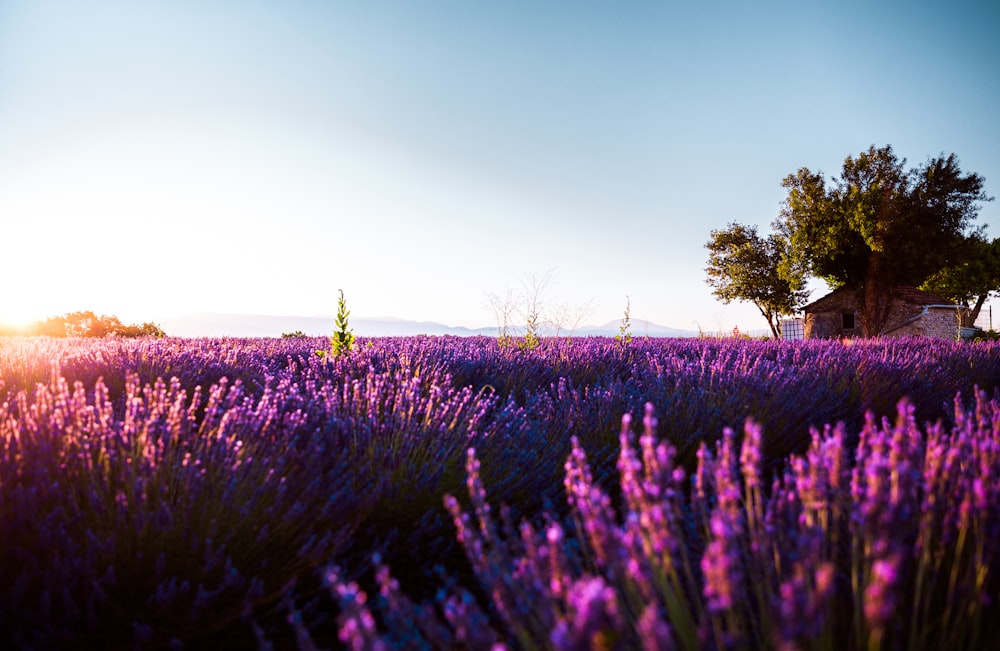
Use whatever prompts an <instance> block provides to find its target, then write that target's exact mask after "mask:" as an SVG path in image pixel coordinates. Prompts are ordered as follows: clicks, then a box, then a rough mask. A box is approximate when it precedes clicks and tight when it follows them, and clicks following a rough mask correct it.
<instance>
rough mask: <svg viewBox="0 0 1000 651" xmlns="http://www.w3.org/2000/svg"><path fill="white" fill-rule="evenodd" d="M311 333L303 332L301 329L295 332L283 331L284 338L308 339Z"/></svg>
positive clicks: (282, 336)
mask: <svg viewBox="0 0 1000 651" xmlns="http://www.w3.org/2000/svg"><path fill="white" fill-rule="evenodd" d="M308 336H309V335H307V334H306V333H304V332H302V331H301V330H296V331H295V332H282V333H281V338H282V339H306V338H307V337H308Z"/></svg>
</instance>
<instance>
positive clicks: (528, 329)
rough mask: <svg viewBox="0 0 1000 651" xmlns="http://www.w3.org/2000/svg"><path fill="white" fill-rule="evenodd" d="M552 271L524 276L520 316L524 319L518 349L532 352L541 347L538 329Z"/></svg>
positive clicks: (550, 282)
mask: <svg viewBox="0 0 1000 651" xmlns="http://www.w3.org/2000/svg"><path fill="white" fill-rule="evenodd" d="M552 273H553V272H552V270H551V269H550V270H549V271H547V272H545V274H544V275H542V276H538V275H536V274H525V276H524V278H523V280H522V286H523V287H524V292H523V293H522V294H521V297H522V300H523V301H524V303H523V309H522V312H521V316H522V317H523V318H524V339H522V340H521V342H520V344H519V347H520V348H522V349H523V350H534V349H535V348H538V346H540V345H541V343H542V340H541V338H540V336H539V329H540V328H541V325H542V311H543V310H544V309H545V303H544V300H545V294H546V292H547V291H548V288H549V286H550V285H551V284H552Z"/></svg>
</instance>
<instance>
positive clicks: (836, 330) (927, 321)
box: [805, 295, 958, 339]
mask: <svg viewBox="0 0 1000 651" xmlns="http://www.w3.org/2000/svg"><path fill="white" fill-rule="evenodd" d="M831 298H834V299H835V300H831V301H828V302H826V303H824V305H823V310H822V311H816V312H809V313H807V314H806V316H805V336H806V338H807V339H809V338H813V339H832V338H837V337H860V336H861V335H862V330H861V314H860V312H859V311H858V308H857V305H856V304H855V301H854V300H853V296H850V295H845V296H837V297H831ZM922 311H923V307H922V306H920V305H914V304H912V303H905V302H902V301H897V302H896V303H894V304H893V305H892V307H891V309H890V310H889V318H888V319H887V321H886V323H887V324H888V325H889V327H892V325H893V324H897V323H905V322H906V321H908V320H910V319H912V318H913V317H916V316H917V315H919V314H920V313H921V312H922ZM845 312H853V313H854V315H855V327H854V328H853V329H845V328H844V327H843V316H842V315H843V314H844V313H845ZM957 335H958V318H957V316H956V314H955V310H954V309H953V308H930V309H929V310H928V311H927V314H925V315H924V316H922V317H920V318H919V319H917V320H916V321H913V322H912V323H907V324H906V325H904V326H902V327H899V328H896V329H894V330H891V331H889V332H887V333H885V334H884V335H883V336H885V337H914V336H919V337H938V338H941V339H955V338H956V336H957Z"/></svg>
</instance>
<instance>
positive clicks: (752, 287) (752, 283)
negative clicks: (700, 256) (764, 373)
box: [705, 222, 808, 339]
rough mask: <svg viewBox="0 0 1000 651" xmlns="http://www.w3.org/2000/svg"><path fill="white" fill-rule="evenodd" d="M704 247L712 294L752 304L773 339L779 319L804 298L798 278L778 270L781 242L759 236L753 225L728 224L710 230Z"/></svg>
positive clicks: (782, 249) (725, 300) (782, 255)
mask: <svg viewBox="0 0 1000 651" xmlns="http://www.w3.org/2000/svg"><path fill="white" fill-rule="evenodd" d="M705 248H707V249H708V251H709V258H708V267H706V268H705V271H706V273H707V274H708V279H707V280H706V282H707V283H708V284H709V285H710V286H711V287H712V288H713V291H712V293H713V294H715V296H717V297H718V298H719V299H720V300H722V302H723V303H730V302H731V301H734V300H737V301H747V302H750V303H753V304H754V305H756V306H757V309H758V310H760V313H761V315H762V316H763V317H764V318H765V319H767V324H768V326H770V328H771V334H772V335H774V337H775V338H776V339H777V338H778V337H779V336H780V332H779V330H778V319H779V317H780V316H781V315H783V314H794V313H795V312H796V311H797V310H798V309H799V308H800V307H801V306H802V303H804V302H805V299H806V297H807V295H808V293H807V292H806V291H805V290H804V289H803V282H802V280H803V279H802V277H801V276H796V275H795V274H794V273H781V272H780V270H779V268H780V267H781V264H782V261H783V260H784V258H785V255H786V245H785V242H784V240H783V239H782V238H781V237H779V236H778V235H776V234H773V233H772V234H771V235H770V236H769V237H767V238H764V237H761V236H760V235H758V234H757V227H756V226H745V225H743V224H738V223H736V222H732V223H730V224H729V226H728V227H726V228H725V229H723V230H716V231H712V233H711V238H710V239H709V241H708V243H707V244H706V245H705Z"/></svg>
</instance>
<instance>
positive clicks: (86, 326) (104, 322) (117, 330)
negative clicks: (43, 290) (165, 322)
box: [30, 310, 166, 337]
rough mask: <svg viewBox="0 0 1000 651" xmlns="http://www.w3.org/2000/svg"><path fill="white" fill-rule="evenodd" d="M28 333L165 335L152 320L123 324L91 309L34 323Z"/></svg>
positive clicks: (70, 335) (113, 335)
mask: <svg viewBox="0 0 1000 651" xmlns="http://www.w3.org/2000/svg"><path fill="white" fill-rule="evenodd" d="M30 334H34V335H43V336H48V337H165V336H166V333H165V332H164V331H163V329H162V328H161V327H160V326H159V325H157V324H155V323H152V322H146V323H143V324H142V325H135V324H133V325H124V324H122V322H121V320H120V319H119V318H118V317H116V316H113V315H111V316H109V315H106V314H104V315H101V316H97V315H96V314H94V313H93V312H91V311H89V310H88V311H84V312H70V313H68V314H64V315H62V316H53V317H49V318H47V319H45V320H44V321H40V322H38V323H36V324H35V325H34V326H33V327H32V328H31V329H30Z"/></svg>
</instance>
